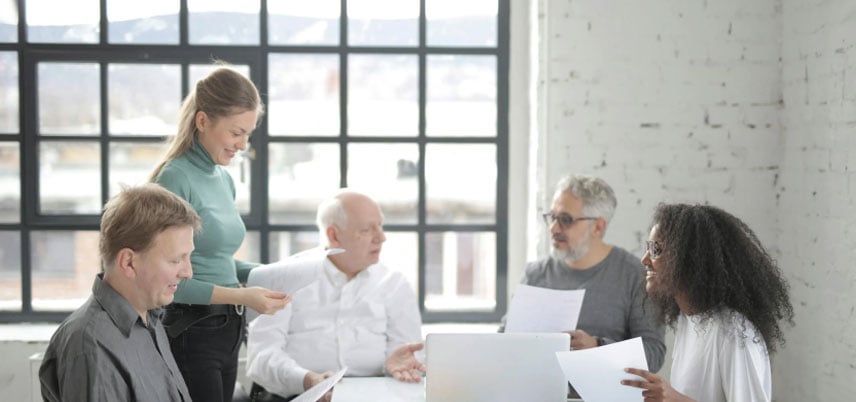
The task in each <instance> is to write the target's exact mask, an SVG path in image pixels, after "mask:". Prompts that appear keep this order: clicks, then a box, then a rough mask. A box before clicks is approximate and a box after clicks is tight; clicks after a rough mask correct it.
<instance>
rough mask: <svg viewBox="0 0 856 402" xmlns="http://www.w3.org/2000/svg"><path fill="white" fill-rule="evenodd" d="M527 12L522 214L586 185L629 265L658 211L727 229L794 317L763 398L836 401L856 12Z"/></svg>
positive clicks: (835, 0) (847, 283) (844, 353)
mask: <svg viewBox="0 0 856 402" xmlns="http://www.w3.org/2000/svg"><path fill="white" fill-rule="evenodd" d="M537 4H538V12H539V18H538V23H539V24H541V26H540V27H538V29H540V32H541V33H542V38H541V40H542V41H543V42H542V45H541V47H540V49H541V50H540V54H539V55H538V61H539V63H538V66H539V69H540V71H538V74H539V76H540V82H539V86H538V88H539V93H540V99H543V100H544V102H545V103H544V102H542V104H541V105H539V107H540V108H541V111H540V113H538V117H537V119H538V127H539V135H540V137H539V139H538V140H537V141H534V142H533V144H531V146H533V147H538V150H537V151H535V152H532V153H531V154H533V155H540V158H539V159H538V160H537V161H534V162H533V166H534V168H535V169H537V175H538V176H539V177H543V179H542V180H539V183H538V184H537V186H534V187H535V188H534V191H535V192H536V197H535V198H536V201H535V202H536V203H540V205H536V207H541V208H543V207H548V206H549V200H550V197H551V195H552V185H553V184H554V183H555V182H556V181H557V180H558V179H559V177H561V176H563V175H564V174H567V173H570V172H585V173H591V174H595V175H598V176H601V177H603V178H604V179H606V180H607V181H609V182H610V183H611V184H612V185H613V186H614V188H615V190H616V192H617V195H618V200H619V207H618V211H617V214H616V217H615V219H614V221H613V224H612V226H611V229H610V231H609V233H608V235H607V240H609V241H611V242H613V243H614V244H617V245H620V246H622V247H625V248H628V249H630V250H633V251H635V252H637V254H638V253H639V252H640V246H639V244H640V241H641V240H642V239H643V238H644V236H645V232H646V231H647V229H648V225H649V224H650V216H651V212H652V210H653V208H654V206H655V205H656V204H657V203H658V202H660V201H668V202H675V201H686V202H702V203H705V202H706V203H710V204H713V205H717V206H720V207H723V208H724V209H726V210H728V211H730V212H732V213H734V214H735V215H737V216H739V217H741V218H743V219H744V220H745V221H746V222H747V223H748V224H749V225H750V226H751V227H752V228H753V229H755V231H756V232H757V234H758V236H759V237H760V239H761V241H762V242H763V243H764V244H766V245H767V246H768V248H769V249H770V251H771V252H772V254H773V255H774V256H775V257H776V258H777V259H778V260H779V262H780V266H781V267H782V269H783V270H784V271H785V274H786V275H787V277H788V278H789V280H790V283H791V287H792V302H793V304H794V306H795V310H796V321H797V325H796V327H795V328H793V329H788V330H787V345H786V346H785V348H784V349H783V350H782V351H781V352H780V353H779V354H777V355H775V356H774V359H773V366H774V370H773V388H774V398H775V399H776V400H778V401H802V400H818V401H843V400H852V399H853V397H852V395H854V394H856V381H853V378H856V267H854V261H856V225H854V223H856V201H854V199H856V175H853V174H852V173H851V172H853V171H854V170H856V2H854V1H852V0H825V1H814V0H812V1H805V0H753V1H745V0H717V1H681V0H672V1H659V2H639V1H635V0H605V1H604V0H574V1H560V0H539V1H538V2H537ZM512 101H514V100H513V99H512ZM851 165H854V166H851ZM544 183H546V184H544ZM543 232H544V231H543V230H541V231H540V232H538V233H541V234H542V238H541V239H539V242H538V244H539V250H540V251H541V252H542V253H543V252H544V251H545V250H546V247H547V246H546V244H547V243H546V241H545V236H544V235H543ZM515 280H516V278H512V281H515ZM668 346H669V347H670V348H671V345H668Z"/></svg>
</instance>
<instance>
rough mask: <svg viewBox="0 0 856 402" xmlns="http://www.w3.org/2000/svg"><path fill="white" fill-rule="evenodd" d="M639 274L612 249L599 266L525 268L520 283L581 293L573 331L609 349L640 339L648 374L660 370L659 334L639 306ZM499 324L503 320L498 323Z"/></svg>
mask: <svg viewBox="0 0 856 402" xmlns="http://www.w3.org/2000/svg"><path fill="white" fill-rule="evenodd" d="M644 275H645V270H644V268H643V267H642V265H641V264H640V262H639V259H638V258H636V257H634V256H633V255H632V254H630V253H629V252H627V251H625V250H624V249H622V248H619V247H613V248H612V250H611V251H610V252H609V254H608V255H607V256H606V258H604V259H603V261H601V262H599V263H597V264H596V265H595V266H593V267H591V268H589V269H586V270H575V269H571V268H570V267H568V266H567V265H566V264H565V263H564V262H563V261H560V260H557V259H555V258H553V257H547V258H544V259H542V260H539V261H536V262H531V263H529V264H527V266H526V274H525V275H524V277H523V280H522V281H521V282H520V283H523V284H526V285H530V286H537V287H543V288H549V289H558V290H577V289H585V290H586V294H585V298H584V299H583V305H582V308H581V310H580V317H579V320H578V321H577V329H581V330H583V331H585V332H587V333H588V334H589V335H592V336H599V337H601V338H603V339H604V341H605V342H606V343H607V344H609V343H613V342H618V341H623V340H626V339H631V338H635V337H637V336H639V337H642V343H643V345H644V346H645V357H646V359H647V360H648V369H649V370H650V371H651V372H657V371H659V370H660V367H662V366H663V358H664V355H665V353H666V345H665V343H664V342H663V338H664V335H665V330H664V327H663V325H662V324H660V323H658V322H656V318H655V316H654V311H653V309H654V308H655V307H654V305H653V301H651V300H645V298H646V296H645V287H644V283H643V282H644V280H645V276H644ZM504 322H505V319H504V318H503V323H504Z"/></svg>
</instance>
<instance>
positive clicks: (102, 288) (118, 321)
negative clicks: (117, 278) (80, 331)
mask: <svg viewBox="0 0 856 402" xmlns="http://www.w3.org/2000/svg"><path fill="white" fill-rule="evenodd" d="M92 296H93V297H94V298H95V300H96V301H97V302H98V304H99V305H101V309H103V310H104V312H106V313H107V315H108V316H109V317H110V320H112V321H113V325H115V326H116V327H117V328H119V330H120V331H122V334H123V335H125V336H126V337H128V336H130V335H131V329H132V328H133V327H134V325H135V324H136V323H137V322H138V321H139V322H140V325H143V322H142V321H143V320H142V318H140V316H139V315H137V311H136V310H134V308H133V307H132V306H131V304H130V303H128V301H127V300H126V299H125V298H124V297H122V295H120V294H119V293H118V292H116V290H114V289H113V288H112V287H110V285H109V284H107V283H105V282H104V273H99V274H98V275H96V276H95V283H93V284H92ZM146 314H148V322H149V323H150V324H151V323H154V320H156V319H157V314H153V311H148V312H146Z"/></svg>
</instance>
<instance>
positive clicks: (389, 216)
mask: <svg viewBox="0 0 856 402" xmlns="http://www.w3.org/2000/svg"><path fill="white" fill-rule="evenodd" d="M418 169H419V147H418V146H417V145H416V144H349V145H348V187H351V188H354V189H359V190H360V191H362V192H365V193H366V194H368V195H370V196H371V197H372V198H374V199H375V200H376V201H377V202H378V203H379V204H380V206H381V209H382V210H383V214H384V217H385V222H386V223H416V219H417V215H416V209H417V207H418V205H419V204H418V203H419V170H418Z"/></svg>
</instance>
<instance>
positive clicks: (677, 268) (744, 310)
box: [650, 204, 794, 354]
mask: <svg viewBox="0 0 856 402" xmlns="http://www.w3.org/2000/svg"><path fill="white" fill-rule="evenodd" d="M653 225H656V226H657V239H655V240H657V241H658V242H659V243H660V244H661V247H662V250H663V251H662V254H661V256H660V257H658V258H659V259H660V260H661V264H662V265H663V270H662V272H658V274H657V275H658V278H659V282H660V283H661V284H662V286H661V287H662V288H663V290H664V291H658V292H655V293H654V294H651V295H650V296H651V297H652V299H653V300H654V301H655V303H656V304H657V305H658V306H659V307H660V309H659V310H660V311H659V314H660V319H661V320H662V321H663V322H665V323H667V324H669V325H671V326H674V325H675V322H676V320H677V317H678V314H679V313H680V310H679V308H678V305H677V303H676V302H675V298H674V294H675V290H676V289H680V292H681V296H682V297H684V298H685V300H686V301H687V303H688V304H689V306H690V307H691V308H692V309H693V311H694V314H697V315H699V316H700V318H701V319H702V320H709V319H710V318H712V317H713V315H714V314H716V313H718V312H721V311H726V310H729V309H730V310H732V311H736V312H738V313H740V314H742V315H743V316H744V317H745V319H746V320H749V321H750V322H751V323H752V324H754V325H755V328H757V330H758V332H759V333H760V334H761V336H762V337H763V338H764V341H765V342H766V344H767V350H768V351H769V353H770V354H772V353H773V352H775V351H776V348H777V346H783V345H784V343H785V338H784V333H783V332H782V328H781V326H780V321H786V322H787V323H789V324H790V325H791V326H793V325H794V322H793V317H794V310H793V306H792V305H791V302H790V297H789V294H788V290H789V285H788V283H787V281H786V280H785V278H784V277H783V275H782V272H781V270H780V269H779V267H778V266H777V265H776V262H775V260H773V258H772V257H770V255H769V254H768V253H767V251H766V250H765V249H764V247H763V246H762V245H761V242H760V241H759V240H758V238H757V236H755V233H754V232H753V231H752V230H751V229H750V228H749V227H748V226H747V225H746V224H745V223H744V222H743V221H741V220H740V219H738V218H737V217H735V216H734V215H731V214H730V213H728V212H725V211H723V210H722V209H719V208H716V207H713V206H709V205H688V204H660V205H658V206H657V209H656V210H655V212H654V219H653ZM653 225H652V226H653ZM742 324H743V327H744V328H743V329H745V322H743V323H742Z"/></svg>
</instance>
